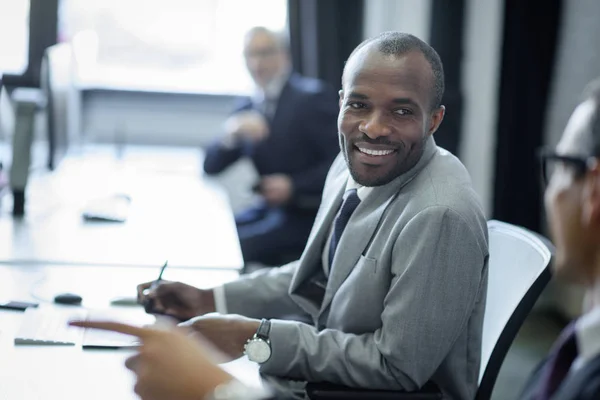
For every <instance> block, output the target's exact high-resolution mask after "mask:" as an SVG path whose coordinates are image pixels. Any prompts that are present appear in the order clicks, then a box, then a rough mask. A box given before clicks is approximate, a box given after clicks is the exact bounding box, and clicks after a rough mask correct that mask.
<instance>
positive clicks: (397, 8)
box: [364, 0, 431, 41]
mask: <svg viewBox="0 0 600 400" xmlns="http://www.w3.org/2000/svg"><path fill="white" fill-rule="evenodd" d="M365 3H366V4H365V24H364V37H365V39H366V38H369V37H372V36H375V35H377V34H379V33H381V32H386V31H402V32H406V33H411V34H413V35H415V36H417V37H419V38H421V39H423V40H425V41H427V40H428V38H429V20H430V14H431V12H430V11H431V0H368V1H366V2H365Z"/></svg>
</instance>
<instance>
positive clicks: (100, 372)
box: [0, 264, 261, 400]
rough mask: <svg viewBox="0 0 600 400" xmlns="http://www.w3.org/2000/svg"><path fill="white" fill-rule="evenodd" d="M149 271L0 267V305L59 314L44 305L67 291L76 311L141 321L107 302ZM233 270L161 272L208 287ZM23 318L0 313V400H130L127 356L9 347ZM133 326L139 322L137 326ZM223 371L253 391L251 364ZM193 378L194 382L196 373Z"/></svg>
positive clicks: (255, 378) (131, 289)
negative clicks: (34, 305) (78, 300)
mask: <svg viewBox="0 0 600 400" xmlns="http://www.w3.org/2000/svg"><path fill="white" fill-rule="evenodd" d="M156 274H157V269H156V268H150V267H116V266H85V267H82V266H73V265H58V264H52V265H42V264H39V265H27V266H23V265H8V264H5V265H0V301H6V300H21V301H34V302H39V303H40V306H39V307H40V309H50V308H61V309H65V308H68V307H73V306H59V305H55V304H53V303H52V299H53V296H54V295H55V294H56V293H62V292H64V291H72V292H75V293H77V294H79V295H81V296H82V297H83V303H82V307H84V308H86V309H95V310H102V312H104V313H106V314H107V315H108V314H110V313H111V312H115V315H119V318H120V319H121V320H123V316H124V315H125V316H127V315H131V317H132V321H136V322H137V321H142V320H144V317H146V319H147V318H151V316H147V315H146V314H144V311H143V308H142V307H140V306H111V305H110V303H109V302H110V299H113V298H115V297H118V296H124V295H135V287H136V285H137V284H138V283H140V282H142V281H148V280H152V279H155V278H156ZM236 277H237V272H236V271H233V270H229V271H228V270H223V269H212V270H209V269H191V268H185V267H183V268H170V269H169V268H168V269H167V270H166V271H165V274H164V279H169V280H179V281H184V282H189V283H190V284H194V285H196V286H198V287H204V288H208V287H214V286H216V285H219V284H222V283H225V282H228V281H231V280H233V279H235V278H236ZM22 319H23V313H22V312H18V311H8V310H0V400H37V399H44V400H48V399H60V400H80V399H86V400H94V399H98V400H100V399H103V400H106V399H111V400H130V399H136V398H137V396H136V395H135V394H134V393H133V384H134V379H133V375H132V373H131V372H130V371H128V370H127V369H126V368H125V367H124V365H123V363H124V360H125V359H126V358H127V357H128V356H130V355H131V354H133V350H108V349H101V350H84V349H82V348H81V345H80V344H78V345H76V346H41V345H14V344H13V343H14V341H13V340H14V337H15V335H16V333H17V331H18V329H19V326H20V324H21V321H22ZM138 325H139V324H138ZM223 368H225V369H226V370H228V371H229V372H230V373H232V374H233V375H234V376H236V377H238V378H239V379H240V380H242V381H243V382H245V383H246V384H248V385H253V386H260V385H261V381H260V378H259V375H258V367H257V365H256V364H254V363H252V362H250V361H248V359H247V358H245V357H244V358H241V359H239V360H235V361H233V362H229V363H226V364H223ZM199 379H202V377H201V375H200V374H199Z"/></svg>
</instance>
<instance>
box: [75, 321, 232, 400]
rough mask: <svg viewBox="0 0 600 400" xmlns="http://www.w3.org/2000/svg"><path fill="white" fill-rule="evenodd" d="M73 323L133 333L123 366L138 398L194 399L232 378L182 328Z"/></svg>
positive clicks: (92, 322) (108, 323)
mask: <svg viewBox="0 0 600 400" xmlns="http://www.w3.org/2000/svg"><path fill="white" fill-rule="evenodd" d="M71 325H73V326H79V327H82V328H94V329H103V330H109V331H113V332H119V333H124V334H127V335H133V336H137V337H138V338H139V339H140V341H141V343H142V344H141V346H140V347H139V348H138V353H137V354H136V355H134V356H132V357H130V358H128V359H127V361H126V362H125V366H126V367H127V368H128V369H130V370H131V371H133V372H134V373H135V375H136V384H135V387H134V391H135V393H137V394H138V395H139V396H140V397H141V398H142V400H166V399H178V400H188V399H189V400H198V399H203V398H205V397H206V396H207V395H208V394H210V393H212V392H213V391H214V389H215V388H216V387H217V386H219V385H220V384H223V383H226V382H229V381H231V380H232V379H233V377H232V376H231V375H229V374H228V373H227V372H225V371H223V370H222V369H221V368H219V367H218V366H217V365H216V364H215V363H214V361H213V360H211V359H210V358H209V357H208V355H207V353H206V351H205V350H204V349H203V348H202V346H200V344H199V343H198V342H197V341H196V340H194V339H193V338H192V337H190V336H189V335H188V334H187V332H186V330H185V329H182V328H175V329H172V330H158V329H152V328H139V327H136V326H131V325H126V324H121V323H116V322H97V321H74V322H71Z"/></svg>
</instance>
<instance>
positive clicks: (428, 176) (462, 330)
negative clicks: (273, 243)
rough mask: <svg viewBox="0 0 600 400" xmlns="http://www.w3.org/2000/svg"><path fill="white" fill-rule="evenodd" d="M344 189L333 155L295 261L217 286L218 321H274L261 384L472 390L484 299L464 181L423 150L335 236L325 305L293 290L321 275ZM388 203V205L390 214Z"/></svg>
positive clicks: (480, 222) (467, 395)
mask: <svg viewBox="0 0 600 400" xmlns="http://www.w3.org/2000/svg"><path fill="white" fill-rule="evenodd" d="M347 180H348V170H347V167H346V163H345V161H344V159H343V157H342V156H341V155H340V156H339V157H338V158H337V159H336V160H335V162H334V163H333V165H332V167H331V169H330V172H329V175H328V177H327V181H326V184H325V189H324V192H323V199H322V204H321V207H320V209H319V212H318V214H317V217H316V220H315V224H314V226H313V229H312V232H311V234H310V237H309V239H308V243H307V245H306V248H305V250H304V253H303V255H302V257H301V259H300V260H299V261H296V262H293V263H291V264H288V265H286V266H284V267H281V268H279V269H275V270H271V271H268V272H264V273H260V272H259V273H256V274H254V275H251V276H250V277H248V278H244V279H241V280H238V281H236V282H232V283H229V284H227V285H225V288H224V289H225V296H226V301H227V309H228V311H229V312H231V313H236V314H242V315H246V316H249V317H254V318H272V319H273V318H278V317H281V316H284V315H289V314H293V313H298V312H305V313H307V314H309V315H310V317H312V320H313V321H314V326H313V325H308V324H303V323H299V322H294V321H281V320H276V319H275V320H272V327H271V334H270V338H271V346H272V349H273V354H272V356H271V359H269V360H268V361H267V362H266V363H264V364H263V365H262V366H261V372H263V373H266V374H271V375H276V376H282V377H289V378H292V379H298V380H305V381H326V382H332V383H338V384H343V385H348V386H353V387H362V388H372V389H397V390H407V391H412V390H416V389H418V388H419V387H421V386H422V385H423V384H424V383H426V382H427V381H428V380H433V381H434V382H435V383H436V384H437V385H438V386H439V387H440V388H441V389H442V391H443V392H444V394H445V396H446V397H448V398H452V399H472V398H473V397H474V395H475V391H476V389H477V385H478V374H479V364H480V350H481V331H482V324H483V313H484V305H485V304H484V303H485V294H486V287H487V259H488V243H487V225H486V220H485V217H484V213H483V211H482V207H481V205H480V203H479V200H478V198H477V196H476V194H475V192H474V191H473V188H472V187H471V181H470V178H469V175H468V173H467V171H466V169H465V168H464V167H463V165H462V164H461V163H460V161H458V159H457V158H456V157H454V156H453V155H451V154H450V153H448V152H446V151H445V150H443V149H440V148H438V147H437V146H436V145H435V142H434V140H433V139H432V138H431V139H429V140H428V142H427V144H426V147H425V152H424V154H423V157H422V158H421V160H420V161H419V163H418V164H417V165H416V166H415V167H414V168H413V169H411V170H410V171H408V172H407V173H405V174H403V175H402V176H399V177H398V178H396V179H395V180H394V181H392V182H390V183H389V184H387V185H384V186H380V187H376V188H375V189H374V190H373V191H372V192H371V193H370V194H369V196H367V198H366V199H365V201H363V202H362V203H361V204H360V205H359V206H358V207H357V209H356V210H355V212H354V214H353V215H352V217H351V218H350V221H349V222H348V225H347V227H346V230H345V231H344V234H343V235H342V237H341V239H340V242H339V245H338V249H337V253H336V257H335V259H334V262H333V265H332V268H331V273H330V276H329V279H328V282H327V289H326V292H325V297H324V299H323V301H322V302H321V303H320V304H318V301H315V299H311V298H307V297H305V296H302V295H300V294H299V293H298V292H299V288H301V287H302V285H303V284H304V283H305V282H306V280H307V279H309V278H310V277H311V276H313V274H315V272H316V271H317V270H318V269H319V268H322V265H321V254H322V251H323V246H324V244H325V242H326V240H328V234H329V231H330V227H331V224H332V221H333V219H334V217H335V214H336V213H337V211H338V209H339V207H340V204H341V200H342V195H343V192H344V189H345V185H346V182H347ZM390 198H391V199H392V201H391V202H390V201H389V200H390Z"/></svg>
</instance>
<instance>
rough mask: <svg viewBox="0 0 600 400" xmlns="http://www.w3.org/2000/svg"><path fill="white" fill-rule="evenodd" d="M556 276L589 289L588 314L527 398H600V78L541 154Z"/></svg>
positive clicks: (560, 343)
mask: <svg viewBox="0 0 600 400" xmlns="http://www.w3.org/2000/svg"><path fill="white" fill-rule="evenodd" d="M541 159H542V166H543V168H542V169H543V171H544V179H545V181H546V184H547V188H546V196H545V200H546V211H547V214H548V218H549V222H550V228H551V231H552V236H553V239H554V241H555V243H556V247H557V250H556V258H555V262H554V272H555V273H556V276H557V277H558V278H561V279H565V280H568V281H571V282H575V283H579V284H581V285H583V286H584V287H585V288H586V307H585V313H584V315H583V316H582V317H580V318H579V319H577V320H576V321H574V322H572V323H571V324H570V325H569V326H567V328H566V329H565V330H564V331H563V332H562V334H561V336H560V337H559V339H558V340H557V342H556V344H555V345H554V348H553V350H552V351H551V353H550V355H549V356H548V358H547V359H546V360H545V361H544V362H543V363H542V365H541V366H540V368H538V370H537V371H536V372H535V373H534V375H533V377H532V379H531V380H530V382H529V383H528V385H527V386H526V388H525V391H524V393H523V396H522V398H523V399H531V400H533V399H535V400H546V399H555V400H563V399H564V400H567V399H579V400H586V399H590V400H592V399H594V400H597V399H600V80H597V81H596V82H595V83H593V84H592V85H590V87H589V89H588V90H587V91H586V96H585V97H584V101H583V102H582V103H581V104H579V106H578V107H577V108H576V110H575V112H574V113H573V115H572V116H571V119H570V120H569V123H568V125H567V127H566V129H565V131H564V134H563V136H562V139H561V140H560V142H559V144H558V146H557V147H556V150H555V151H545V152H543V153H542V155H541Z"/></svg>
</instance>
